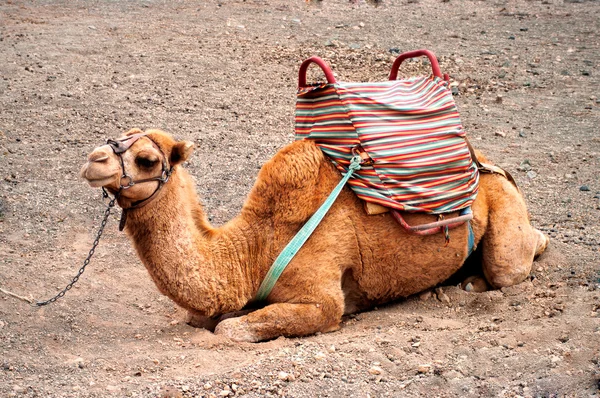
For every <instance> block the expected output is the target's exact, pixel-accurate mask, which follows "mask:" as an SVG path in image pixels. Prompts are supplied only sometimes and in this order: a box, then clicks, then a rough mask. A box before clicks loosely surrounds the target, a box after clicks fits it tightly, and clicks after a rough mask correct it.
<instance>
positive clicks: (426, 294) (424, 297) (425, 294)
mask: <svg viewBox="0 0 600 398" xmlns="http://www.w3.org/2000/svg"><path fill="white" fill-rule="evenodd" d="M419 298H420V299H421V301H427V300H429V299H430V298H431V290H427V291H425V292H423V293H421V294H419Z"/></svg>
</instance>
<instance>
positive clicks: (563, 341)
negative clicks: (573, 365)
mask: <svg viewBox="0 0 600 398" xmlns="http://www.w3.org/2000/svg"><path fill="white" fill-rule="evenodd" d="M558 341H560V342H561V343H566V342H567V341H569V336H567V335H564V336H560V337H559V338H558Z"/></svg>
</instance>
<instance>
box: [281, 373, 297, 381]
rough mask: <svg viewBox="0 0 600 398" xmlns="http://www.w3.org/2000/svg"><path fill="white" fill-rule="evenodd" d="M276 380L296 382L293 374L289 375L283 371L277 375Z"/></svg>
mask: <svg viewBox="0 0 600 398" xmlns="http://www.w3.org/2000/svg"><path fill="white" fill-rule="evenodd" d="M277 378H278V379H279V380H282V381H294V380H296V378H295V377H294V375H293V374H289V373H287V372H283V371H282V372H279V374H278V375H277Z"/></svg>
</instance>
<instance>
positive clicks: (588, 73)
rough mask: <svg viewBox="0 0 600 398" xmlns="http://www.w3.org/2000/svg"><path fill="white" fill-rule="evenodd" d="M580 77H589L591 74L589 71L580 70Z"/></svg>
mask: <svg viewBox="0 0 600 398" xmlns="http://www.w3.org/2000/svg"><path fill="white" fill-rule="evenodd" d="M581 75H582V76H590V75H591V73H590V71H589V70H582V71H581Z"/></svg>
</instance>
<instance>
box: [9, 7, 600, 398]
mask: <svg viewBox="0 0 600 398" xmlns="http://www.w3.org/2000/svg"><path fill="white" fill-rule="evenodd" d="M380 3H381V5H380V6H379V7H373V6H371V5H370V4H367V3H364V2H360V1H359V2H357V3H350V2H347V1H342V0H325V1H323V2H322V3H319V4H313V3H308V4H307V3H305V2H304V1H300V0H294V1H290V0H287V1H286V0H272V1H266V0H265V1H259V0H248V1H241V0H238V1H234V0H224V1H220V2H217V1H214V2H213V1H205V2H191V1H173V2H171V1H158V0H156V1H152V0H150V1H117V0H115V1H108V0H107V1H100V0H98V1H42V0H37V1H16V0H13V1H11V0H7V1H3V2H1V3H0V60H1V61H0V173H1V175H0V177H1V179H0V287H2V288H4V289H8V290H10V291H12V292H15V293H19V294H22V295H25V296H32V297H35V298H47V297H50V296H51V295H53V294H55V293H56V292H58V291H59V289H61V288H62V287H63V286H64V285H65V284H66V283H67V282H68V281H69V280H70V278H72V276H73V275H75V273H76V272H77V269H78V268H79V267H80V265H81V263H82V262H83V260H84V259H85V256H86V254H87V251H88V250H89V248H90V246H91V243H92V241H93V238H94V235H95V231H96V230H97V228H98V225H99V222H100V219H101V216H102V211H103V209H104V204H103V203H102V201H101V200H100V194H99V192H98V191H94V190H91V189H89V187H87V186H86V185H85V184H84V183H83V182H81V181H80V180H79V179H78V171H79V168H80V166H81V164H82V163H83V162H84V161H85V158H86V154H87V153H88V152H89V151H90V150H91V149H92V148H94V147H95V146H97V145H98V144H100V143H102V142H103V141H104V140H105V139H106V138H109V137H111V138H114V137H117V136H119V135H120V134H121V133H123V132H124V131H126V130H128V129H129V128H131V127H134V126H137V127H141V128H149V127H158V128H162V129H164V130H167V131H170V132H172V133H173V134H175V135H176V136H177V137H178V138H181V139H188V140H192V141H194V142H195V143H196V144H197V146H198V149H197V151H196V153H195V155H194V157H193V159H192V160H191V162H190V163H189V164H188V165H187V167H188V169H189V170H190V171H191V173H192V174H193V175H195V176H196V177H197V178H198V181H201V184H199V185H198V188H197V189H198V192H199V193H200V194H201V196H202V198H203V202H204V204H205V205H206V207H207V211H208V214H209V215H210V217H211V220H212V222H213V223H215V224H217V225H218V224H222V223H224V222H226V221H227V220H228V219H229V218H231V217H232V216H233V215H235V214H236V212H237V211H239V209H240V207H241V204H242V201H243V199H244V197H245V195H246V194H247V192H248V191H249V189H250V187H251V185H252V183H253V181H254V178H255V176H256V173H257V171H258V169H259V168H260V166H261V164H262V163H264V162H265V161H266V160H267V159H269V158H270V157H271V156H272V155H273V154H274V153H275V152H276V151H277V150H278V149H279V148H281V147H283V146H284V145H285V144H287V143H289V142H291V141H292V140H293V112H294V100H295V88H296V84H297V82H296V78H297V69H298V66H299V64H300V62H301V61H302V60H303V59H304V58H306V57H308V56H311V55H319V56H321V57H322V58H324V59H326V60H327V61H328V62H329V63H330V64H332V67H333V69H334V70H335V72H336V74H337V76H338V78H339V79H340V80H349V81H350V80H352V81H369V80H371V81H373V80H383V79H386V76H387V74H388V72H389V68H390V66H391V63H392V61H393V59H394V56H395V55H397V53H398V52H402V51H408V50H413V49H418V48H429V49H431V50H433V51H434V52H435V53H436V54H437V55H438V57H439V59H440V63H441V66H442V69H443V71H444V72H447V73H449V74H450V76H451V77H452V79H453V80H454V81H456V82H457V83H459V86H458V88H459V93H458V95H457V96H456V102H457V104H458V107H459V109H460V112H461V116H462V121H463V124H464V126H465V128H466V129H467V131H468V133H469V136H470V138H471V140H472V142H473V143H474V144H475V146H477V147H478V148H480V149H482V150H483V151H484V152H485V153H486V154H487V155H489V157H490V158H492V159H493V160H494V161H495V162H497V163H498V164H499V165H501V166H503V167H505V168H506V169H508V170H509V171H511V172H512V173H513V175H514V176H515V177H516V179H517V181H518V183H519V185H520V186H521V188H522V190H523V191H524V194H525V196H526V198H527V202H528V204H529V206H530V211H531V216H532V222H533V224H534V225H535V226H536V227H537V228H540V229H541V230H543V231H544V232H545V233H547V234H548V235H549V236H550V237H551V239H552V241H551V246H550V248H549V250H548V251H547V252H546V253H545V254H544V255H543V256H542V257H541V258H540V259H539V261H538V262H536V263H535V264H534V270H533V272H532V275H531V277H530V278H529V279H528V280H527V281H526V282H524V283H522V284H520V285H518V286H515V287H511V288H508V289H503V290H502V291H490V292H486V293H466V292H464V291H461V290H459V289H458V288H456V287H454V286H445V287H443V292H444V293H445V295H446V296H447V297H448V300H438V299H437V296H439V297H442V298H443V297H444V296H443V295H441V294H439V295H435V294H430V293H426V294H424V295H421V296H419V297H411V298H408V299H406V300H403V301H401V302H398V303H394V304H391V305H388V306H386V307H383V308H378V309H376V310H374V311H370V312H367V313H363V314H360V315H357V316H353V317H348V318H347V319H345V320H344V323H343V327H342V329H341V330H340V331H337V332H334V333H329V334H324V335H318V336H311V337H308V338H301V339H286V338H280V339H277V340H274V341H270V342H266V343H260V344H239V343H232V342H230V341H227V340H225V339H222V338H218V337H216V336H214V335H213V334H211V333H210V332H208V331H205V330H199V329H194V328H192V327H190V326H188V325H186V324H185V323H184V322H183V313H182V311H181V310H179V309H177V308H176V306H175V305H174V304H173V303H172V302H170V301H169V300H168V299H166V298H164V297H162V296H161V295H160V294H159V292H158V291H157V289H156V288H155V287H154V285H153V284H152V282H151V280H150V278H149V276H148V275H147V272H146V271H145V269H144V268H143V266H142V265H141V263H140V261H139V260H138V259H137V257H136V255H135V253H134V252H133V250H132V248H131V246H130V244H129V242H128V241H127V239H126V238H125V236H124V235H123V234H121V233H119V232H118V231H117V221H118V216H117V215H114V216H111V218H110V220H109V225H108V227H107V230H106V233H105V236H104V238H103V240H102V242H101V243H100V246H99V248H98V250H97V251H96V256H95V258H94V259H93V261H92V264H91V265H90V266H89V268H88V270H87V271H86V273H85V274H84V275H83V277H82V279H81V280H80V282H79V283H78V284H77V285H76V286H75V288H74V289H73V290H71V291H70V292H69V293H68V294H67V295H66V297H65V298H63V299H62V300H60V301H58V302H57V303H55V304H53V305H51V306H47V307H44V308H41V309H35V308H32V307H30V306H29V305H27V304H26V303H24V302H22V301H19V300H16V299H14V298H12V297H9V296H7V295H3V294H0V353H1V356H0V396H3V397H4V396H6V397H9V396H18V397H20V396H26V397H110V396H114V397H122V396H133V397H138V396H143V397H156V396H159V397H180V396H185V397H188V396H249V397H262V396H286V397H316V396H319V397H326V396H329V397H342V396H356V397H377V396H406V397H419V396H435V397H454V396H461V397H481V396H489V397H516V396H524V397H558V396H561V397H562V396H567V397H597V396H599V395H600V393H599V385H598V382H599V378H600V363H599V361H600V307H599V305H600V300H599V298H598V296H599V295H600V290H599V286H600V273H599V270H600V252H599V246H600V179H599V178H598V175H599V174H600V136H599V135H598V126H599V125H600V99H599V97H600V69H599V68H598V66H599V64H600V35H599V33H598V32H600V18H599V16H600V2H598V1H583V0H580V1H575V0H571V1H561V0H553V1H517V0H514V1H513V0H511V1H501V0H497V1H458V0H450V1H439V0H402V1H392V0H384V1H383V2H380ZM403 72H404V73H405V74H406V75H411V74H423V73H428V70H427V65H425V64H424V63H422V62H420V61H415V62H411V63H408V64H406V65H405V66H403Z"/></svg>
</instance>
